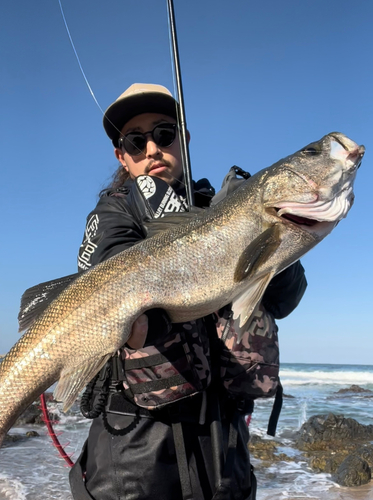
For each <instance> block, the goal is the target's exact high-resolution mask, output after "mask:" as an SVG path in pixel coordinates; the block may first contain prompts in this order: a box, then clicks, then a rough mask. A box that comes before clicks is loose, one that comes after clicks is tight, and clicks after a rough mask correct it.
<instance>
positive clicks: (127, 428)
mask: <svg viewBox="0 0 373 500" xmlns="http://www.w3.org/2000/svg"><path fill="white" fill-rule="evenodd" d="M177 108H178V103H177V102H176V101H175V100H174V98H173V97H172V95H171V93H170V92H169V91H168V90H167V89H166V88H165V87H162V86H160V85H154V84H133V85H131V86H130V87H129V88H128V89H127V90H126V91H125V92H124V93H123V94H121V95H120V96H119V97H118V99H117V100H116V101H115V102H114V103H113V104H112V105H111V106H109V108H108V109H107V110H106V112H105V115H104V128H105V131H106V133H107V135H108V136H109V138H110V139H111V141H112V143H113V146H114V153H115V156H116V158H117V159H118V161H119V168H118V170H117V171H116V173H115V174H114V176H113V180H112V182H111V184H110V186H108V188H107V189H105V190H103V191H102V192H101V193H100V199H99V202H98V204H97V206H96V208H95V209H94V210H93V211H92V212H91V213H90V214H89V216H88V218H87V225H86V229H85V233H84V238H83V242H82V245H81V247H80V250H79V256H78V266H79V270H80V271H87V270H89V269H90V268H91V267H92V266H94V265H96V264H98V263H100V262H102V261H104V260H106V259H108V258H109V257H112V256H114V255H116V254H118V253H119V252H121V251H122V250H124V249H128V248H130V247H132V246H133V245H135V244H136V243H138V242H139V241H142V240H144V239H145V238H146V237H147V236H149V231H151V227H152V222H153V223H154V221H155V220H158V221H162V219H163V218H164V216H167V214H169V213H170V212H172V213H173V214H174V217H175V219H174V220H175V223H176V224H178V223H179V219H178V217H180V221H182V218H183V217H188V216H190V213H189V215H188V212H187V210H188V207H187V202H186V194H185V193H186V191H185V186H184V180H183V169H182V160H181V152H180V143H179V134H178V126H177ZM237 173H240V174H241V175H243V176H244V177H249V175H248V174H246V173H245V172H243V171H241V170H240V169H237V168H236V169H234V170H231V171H230V174H229V175H228V176H227V178H226V182H225V186H224V188H223V190H222V192H221V193H219V194H218V195H216V196H215V198H214V195H215V191H214V189H213V187H212V186H211V185H210V183H209V181H208V180H207V179H202V180H200V181H198V182H193V190H194V196H195V204H196V206H197V207H200V208H204V207H208V206H209V205H210V203H211V202H212V203H213V204H214V203H217V202H218V201H220V199H221V198H223V197H224V195H225V194H227V193H229V192H231V191H233V190H234V189H235V188H236V187H237V185H240V184H241V182H242V179H238V178H237ZM175 213H177V215H176V216H175ZM166 219H167V217H166ZM166 219H164V220H166ZM154 228H155V226H154ZM154 230H155V229H154ZM146 272H147V270H146V262H144V273H146ZM216 279H217V280H219V269H218V270H217V272H216ZM305 288H306V280H305V277H304V270H303V268H302V266H301V264H300V263H299V261H298V262H296V263H295V264H293V265H291V266H290V267H288V268H287V269H286V270H285V271H283V272H281V273H280V274H278V275H277V276H276V277H275V278H274V279H273V280H272V281H271V282H270V284H269V286H268V288H267V291H266V292H265V294H264V297H263V299H262V301H261V304H260V305H259V307H258V308H257V311H256V315H255V316H254V319H251V323H250V324H249V325H245V327H244V328H243V329H242V330H243V332H241V334H242V340H241V342H240V343H237V337H236V336H235V333H234V327H233V320H232V313H231V310H230V307H229V306H227V307H225V308H224V309H222V310H220V311H219V312H217V313H216V314H215V315H209V316H206V317H203V318H201V319H197V320H195V321H189V322H181V323H171V322H170V319H169V317H168V316H167V314H166V313H165V311H164V310H162V309H160V308H153V309H150V310H148V311H146V313H145V314H141V315H140V316H139V317H138V318H137V319H136V320H135V321H134V324H133V326H132V332H131V336H130V337H129V338H128V340H127V342H126V344H125V345H124V346H123V347H122V348H121V349H120V351H119V352H118V353H117V355H116V356H114V357H113V358H111V359H110V361H108V363H107V364H106V365H105V366H104V368H103V369H102V370H101V372H100V374H99V375H98V377H95V379H93V380H92V382H91V383H90V384H89V385H88V387H87V389H86V392H85V394H84V395H83V398H82V412H83V414H84V415H85V416H86V417H88V418H93V423H92V426H91V429H90V433H89V437H88V439H87V441H86V443H85V445H84V448H83V451H82V453H81V456H80V457H79V459H78V460H77V462H76V464H75V466H74V467H73V469H72V471H71V474H70V484H71V489H72V493H73V497H74V499H76V500H84V499H95V500H114V499H119V498H121V499H127V500H135V499H136V500H152V499H155V500H163V499H165V500H166V499H169V500H186V499H194V500H210V499H212V498H214V499H219V500H231V499H232V500H233V499H236V500H254V499H255V498H256V480H255V476H254V473H253V468H252V466H251V464H250V457H249V452H248V449H247V443H248V438H249V434H248V429H247V425H246V423H245V415H246V414H249V413H251V412H252V410H253V399H254V398H256V397H260V395H264V396H271V395H274V394H275V393H276V389H278V388H279V387H280V385H279V384H278V378H277V375H276V370H277V372H278V346H277V327H276V324H275V321H274V318H283V317H285V316H287V315H288V314H289V313H290V312H291V311H292V310H293V309H294V308H295V307H296V306H297V305H298V303H299V301H300V299H301V297H302V295H303V293H304V291H305ZM149 293H150V292H149ZM254 330H255V331H259V335H257V338H259V339H260V341H263V342H266V344H265V348H266V350H267V351H268V352H271V353H272V354H271V356H272V359H271V360H270V361H269V362H268V363H264V364H263V366H264V365H265V364H266V366H272V368H271V369H274V370H275V371H274V372H268V373H267V372H265V371H264V372H263V373H264V375H263V376H262V378H260V375H255V377H259V378H260V379H255V377H254V380H253V375H252V374H253V370H251V369H249V370H248V375H247V377H246V379H250V380H249V381H248V380H246V379H245V376H242V370H241V372H240V373H241V376H240V377H236V378H235V377H234V375H231V377H230V378H229V377H228V375H229V370H230V369H231V366H230V365H229V364H227V363H225V362H224V359H229V356H231V355H232V352H234V349H235V348H236V350H239V351H243V352H244V353H245V352H246V351H247V353H250V352H251V351H250V342H252V337H250V335H252V332H253V331H254ZM232 332H233V333H232ZM250 332H251V333H250ZM232 346H233V347H232ZM276 349H277V351H276ZM273 352H275V353H277V354H275V355H273ZM251 355H252V352H251ZM227 356H228V357H227ZM247 356H249V354H247V355H246V358H247ZM243 358H245V356H243ZM237 359H239V358H237ZM246 361H247V360H246ZM267 361H268V360H267ZM235 363H236V365H234V366H238V367H240V362H236V361H235ZM232 366H233V365H232ZM241 368H242V367H241ZM234 369H236V368H234ZM254 371H255V370H254ZM243 373H245V369H244V370H243ZM227 374H228V375H227ZM272 375H273V376H272ZM235 380H236V381H235ZM237 380H239V381H238V382H237ZM232 381H233V382H232ZM266 384H267V386H266ZM258 387H261V388H262V389H261V390H262V391H263V394H260V393H258V392H255V391H258ZM253 388H255V389H253ZM251 389H252V394H251V393H250V391H251ZM278 392H279V393H280V390H279V389H278ZM243 393H244V394H245V396H244V397H243V396H242V394H243Z"/></svg>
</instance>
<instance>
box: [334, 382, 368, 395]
mask: <svg viewBox="0 0 373 500" xmlns="http://www.w3.org/2000/svg"><path fill="white" fill-rule="evenodd" d="M346 392H356V393H361V392H370V393H371V394H373V391H371V390H370V389H364V388H363V387H360V386H359V385H355V384H353V385H352V386H351V387H348V388H345V389H339V391H337V392H336V394H344V393H346Z"/></svg>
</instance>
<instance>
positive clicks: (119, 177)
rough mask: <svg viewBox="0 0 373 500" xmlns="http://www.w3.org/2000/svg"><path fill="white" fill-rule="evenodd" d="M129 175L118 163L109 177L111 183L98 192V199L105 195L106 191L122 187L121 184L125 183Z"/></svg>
mask: <svg viewBox="0 0 373 500" xmlns="http://www.w3.org/2000/svg"><path fill="white" fill-rule="evenodd" d="M129 176H130V174H129V173H128V172H127V170H126V169H125V168H124V167H123V165H122V164H121V163H120V164H119V166H118V168H117V169H116V171H115V172H114V173H113V175H112V177H111V182H110V184H109V185H108V186H107V187H106V188H104V189H101V191H100V192H99V194H98V195H99V197H101V196H102V195H103V194H106V193H107V192H108V191H112V190H113V189H118V188H120V187H122V186H123V184H124V183H125V182H126V180H127V179H129Z"/></svg>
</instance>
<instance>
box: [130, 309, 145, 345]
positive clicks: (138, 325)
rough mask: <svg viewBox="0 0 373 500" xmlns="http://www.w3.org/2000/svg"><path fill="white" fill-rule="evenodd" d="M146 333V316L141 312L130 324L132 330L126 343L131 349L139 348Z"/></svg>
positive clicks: (143, 341)
mask: <svg viewBox="0 0 373 500" xmlns="http://www.w3.org/2000/svg"><path fill="white" fill-rule="evenodd" d="M147 335H148V317H147V315H146V314H142V315H141V316H139V317H138V318H137V320H136V321H135V322H134V324H133V325H132V332H131V336H130V338H129V339H128V340H127V344H128V345H129V346H130V347H131V348H132V349H141V348H142V347H144V344H145V341H146V336H147Z"/></svg>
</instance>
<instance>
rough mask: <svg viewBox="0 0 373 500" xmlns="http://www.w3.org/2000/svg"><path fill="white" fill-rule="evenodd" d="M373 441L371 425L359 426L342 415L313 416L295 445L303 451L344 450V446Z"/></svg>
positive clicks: (303, 428)
mask: <svg viewBox="0 0 373 500" xmlns="http://www.w3.org/2000/svg"><path fill="white" fill-rule="evenodd" d="M371 439H373V425H362V424H359V422H357V421H356V420H355V419H353V418H344V416H343V415H334V414H333V413H329V415H315V416H313V417H311V418H309V419H308V421H307V422H305V423H304V424H303V425H302V427H301V429H300V431H299V433H298V435H297V437H296V442H295V445H296V447H297V448H299V449H300V450H303V451H312V450H329V449H340V448H342V449H344V448H346V444H349V443H351V442H354V441H355V442H356V441H360V442H362V441H367V440H371Z"/></svg>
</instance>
